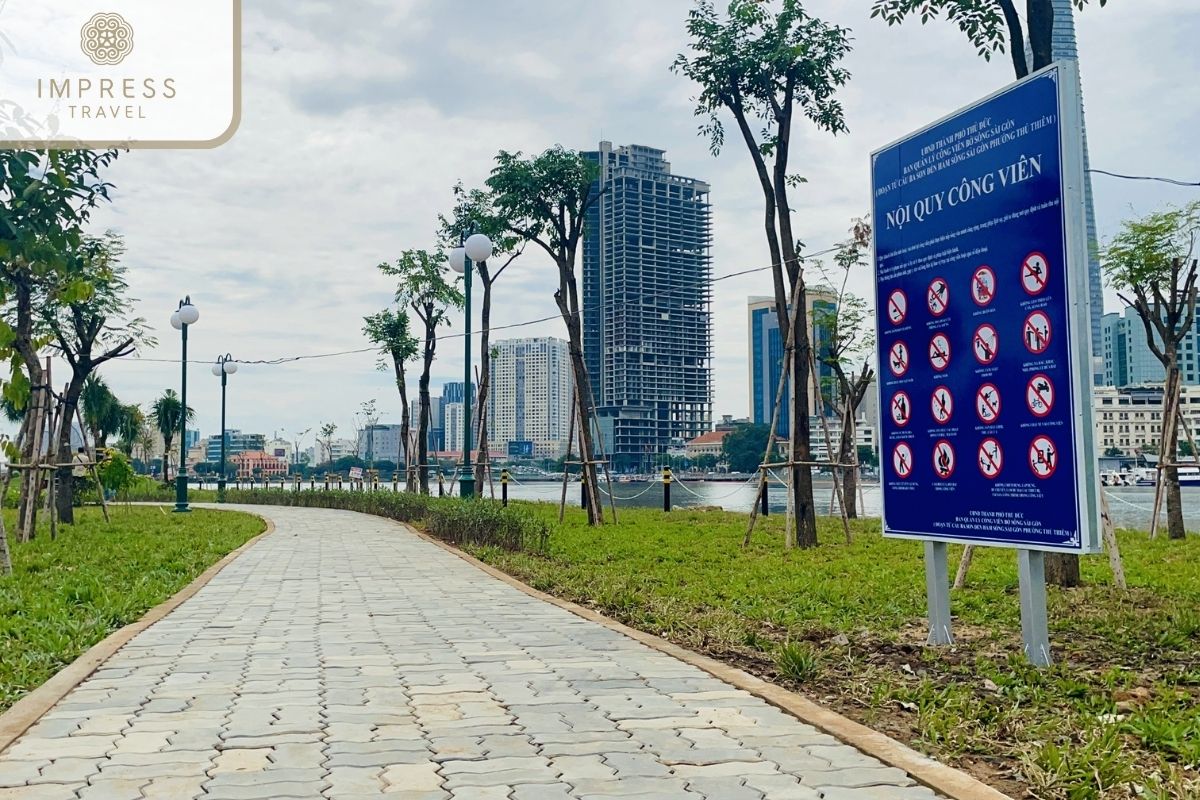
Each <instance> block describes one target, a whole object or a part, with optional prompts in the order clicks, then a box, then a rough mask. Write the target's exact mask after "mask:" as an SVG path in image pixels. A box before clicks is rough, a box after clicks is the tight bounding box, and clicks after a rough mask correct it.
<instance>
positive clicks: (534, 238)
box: [487, 145, 604, 525]
mask: <svg viewBox="0 0 1200 800" xmlns="http://www.w3.org/2000/svg"><path fill="white" fill-rule="evenodd" d="M598 170H599V168H598V166H597V165H596V164H594V163H592V162H590V161H588V160H587V159H585V158H584V157H583V156H581V155H580V154H579V153H577V152H575V151H574V150H567V149H566V148H564V147H562V146H561V145H560V146H557V147H553V148H551V149H549V150H546V151H545V152H543V153H542V154H541V155H538V156H532V157H528V158H527V157H525V156H522V155H521V153H509V152H506V151H503V150H502V151H500V153H499V154H498V155H497V156H496V167H495V169H493V170H492V174H491V177H489V178H488V180H487V185H488V188H489V189H491V190H492V192H493V205H494V207H495V209H496V211H497V213H498V214H499V215H500V216H502V217H503V218H504V219H505V220H506V221H507V222H506V224H507V226H508V229H509V230H510V231H512V232H513V233H515V234H516V235H517V236H519V237H521V238H522V239H523V240H525V241H527V242H532V243H533V244H535V245H537V246H538V247H540V248H541V249H542V250H544V251H545V252H546V253H547V254H548V255H549V256H550V258H551V259H553V261H554V264H555V266H556V267H557V268H558V288H557V289H556V290H555V292H554V302H555V304H556V305H557V306H558V312H559V315H560V316H561V317H562V320H563V324H564V325H566V328H567V342H568V347H569V349H570V354H571V371H572V374H573V376H574V389H575V406H576V412H577V416H578V421H579V439H580V447H579V449H580V460H581V461H583V462H584V464H583V471H582V480H583V487H584V495H585V497H587V513H588V523H589V524H591V525H600V524H603V522H604V507H603V505H601V496H600V482H599V480H598V472H597V470H596V455H595V454H596V446H595V431H594V423H595V402H594V397H593V395H592V383H591V379H590V378H589V376H588V373H587V366H586V364H585V363H584V360H583V317H582V309H581V307H580V299H579V284H578V281H577V280H576V277H575V262H576V260H577V259H576V256H577V254H578V252H579V244H580V241H581V240H582V239H583V226H584V220H585V219H586V218H587V212H588V209H589V208H591V206H592V204H593V203H595V202H596V200H597V197H598V194H597V193H596V192H595V191H594V190H593V184H594V183H595V182H596V179H597V177H598V176H599V171H598Z"/></svg>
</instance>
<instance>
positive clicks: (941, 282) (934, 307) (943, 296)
mask: <svg viewBox="0 0 1200 800" xmlns="http://www.w3.org/2000/svg"><path fill="white" fill-rule="evenodd" d="M925 299H926V301H927V302H928V303H929V313H930V314H933V315H934V316H935V317H940V316H941V315H942V314H945V313H946V309H947V308H949V307H950V284H948V283H946V279H945V278H934V279H933V283H931V284H929V290H928V292H926V296H925Z"/></svg>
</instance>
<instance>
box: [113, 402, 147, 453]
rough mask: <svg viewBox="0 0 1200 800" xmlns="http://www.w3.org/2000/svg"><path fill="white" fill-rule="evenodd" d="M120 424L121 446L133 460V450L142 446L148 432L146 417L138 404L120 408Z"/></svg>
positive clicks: (122, 450) (118, 431)
mask: <svg viewBox="0 0 1200 800" xmlns="http://www.w3.org/2000/svg"><path fill="white" fill-rule="evenodd" d="M117 413H118V416H119V418H120V422H119V423H118V425H117V437H118V441H119V442H120V444H119V446H120V448H121V452H123V453H124V454H125V455H126V456H127V457H128V458H131V459H132V458H133V448H134V447H136V446H137V445H139V444H141V440H142V434H143V432H145V430H146V415H145V414H143V413H142V409H141V408H140V407H138V406H137V405H136V404H131V405H127V406H118V411H117Z"/></svg>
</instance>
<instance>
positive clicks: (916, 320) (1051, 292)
mask: <svg viewBox="0 0 1200 800" xmlns="http://www.w3.org/2000/svg"><path fill="white" fill-rule="evenodd" d="M1078 87H1079V81H1078V74H1077V72H1076V69H1075V66H1074V65H1073V64H1070V63H1058V64H1053V65H1051V66H1049V67H1047V68H1045V69H1043V70H1040V71H1039V72H1037V73H1034V74H1033V75H1031V76H1029V77H1028V78H1026V79H1024V80H1021V81H1018V82H1016V83H1014V84H1011V85H1009V86H1007V87H1005V88H1004V89H1001V90H1000V91H998V92H996V93H994V94H992V95H990V96H989V97H986V98H984V99H983V100H980V101H979V102H977V103H974V104H972V105H970V106H968V107H967V108H964V109H962V110H960V111H957V112H955V113H954V114H951V115H949V116H948V117H946V118H944V119H942V120H940V121H938V122H935V123H933V124H932V125H930V126H928V127H926V128H923V129H922V130H920V131H917V132H916V133H913V134H911V135H909V136H906V137H905V138H903V139H901V140H900V141H898V142H895V143H894V144H891V145H888V146H887V147H885V148H883V149H881V150H879V151H877V152H875V153H873V154H872V155H871V178H872V190H873V207H872V217H873V219H874V221H875V225H874V230H873V235H874V238H875V241H874V245H875V248H874V249H875V296H876V309H877V311H876V315H877V320H876V324H877V326H878V331H879V336H878V347H879V351H878V357H879V361H880V363H881V364H886V365H887V367H888V368H887V369H885V370H884V369H881V370H880V377H879V392H880V401H879V402H880V407H881V408H888V409H889V410H890V412H889V413H887V414H884V415H883V419H882V437H881V438H882V443H881V444H882V449H883V451H884V452H885V453H890V454H891V458H890V459H888V460H886V461H885V463H884V465H883V469H882V475H883V480H882V484H883V485H882V489H883V529H884V535H885V536H889V537H897V538H909V539H918V540H923V541H925V543H926V547H925V573H926V584H927V586H926V588H927V595H928V600H929V623H930V633H929V643H930V644H949V643H951V642H952V641H953V634H952V632H951V625H950V622H951V618H950V602H949V586H948V572H949V570H948V568H947V563H946V545H947V544H949V543H959V544H966V545H992V546H998V547H1011V548H1015V549H1017V551H1018V558H1019V567H1020V569H1019V572H1020V579H1021V581H1020V582H1021V611H1022V620H1023V624H1022V627H1023V630H1024V633H1025V650H1026V653H1027V654H1028V656H1029V659H1030V660H1031V661H1032V662H1033V663H1035V664H1039V665H1044V664H1048V663H1049V660H1050V647H1049V641H1048V638H1047V634H1046V631H1047V624H1046V591H1045V571H1044V561H1045V559H1044V553H1046V552H1062V553H1093V552H1098V551H1099V550H1100V541H1099V539H1100V536H1099V530H1100V527H1099V480H1098V475H1097V470H1096V459H1095V446H1094V442H1093V438H1094V431H1093V427H1092V420H1091V380H1092V369H1091V365H1092V357H1091V334H1090V321H1091V320H1090V316H1091V315H1090V309H1089V302H1088V288H1087V271H1088V267H1087V262H1088V249H1087V230H1086V224H1085V223H1086V219H1085V216H1084V211H1083V208H1084V206H1083V186H1084V172H1083V135H1082V129H1081V124H1082V121H1081V113H1080V109H1081V106H1080V101H1079V91H1078Z"/></svg>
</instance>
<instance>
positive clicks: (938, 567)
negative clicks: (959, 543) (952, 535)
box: [925, 542, 954, 645]
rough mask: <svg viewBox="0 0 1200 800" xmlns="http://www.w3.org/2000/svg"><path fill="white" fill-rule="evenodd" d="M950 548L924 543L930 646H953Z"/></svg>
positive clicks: (934, 543)
mask: <svg viewBox="0 0 1200 800" xmlns="http://www.w3.org/2000/svg"><path fill="white" fill-rule="evenodd" d="M949 550H950V547H949V546H948V545H947V544H946V543H945V542H925V595H926V597H927V598H928V601H929V641H928V644H930V645H943V644H954V634H953V633H952V632H951V628H950V567H949V558H948V553H949Z"/></svg>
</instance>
